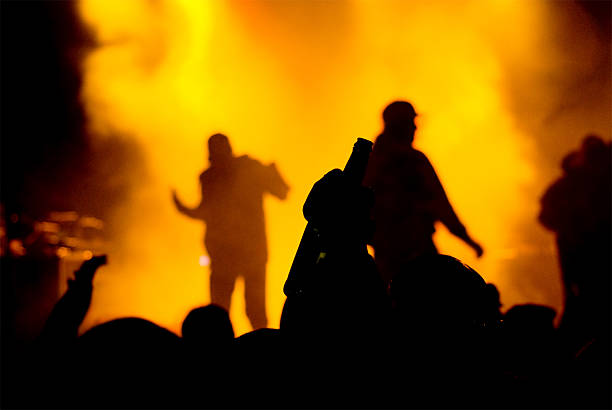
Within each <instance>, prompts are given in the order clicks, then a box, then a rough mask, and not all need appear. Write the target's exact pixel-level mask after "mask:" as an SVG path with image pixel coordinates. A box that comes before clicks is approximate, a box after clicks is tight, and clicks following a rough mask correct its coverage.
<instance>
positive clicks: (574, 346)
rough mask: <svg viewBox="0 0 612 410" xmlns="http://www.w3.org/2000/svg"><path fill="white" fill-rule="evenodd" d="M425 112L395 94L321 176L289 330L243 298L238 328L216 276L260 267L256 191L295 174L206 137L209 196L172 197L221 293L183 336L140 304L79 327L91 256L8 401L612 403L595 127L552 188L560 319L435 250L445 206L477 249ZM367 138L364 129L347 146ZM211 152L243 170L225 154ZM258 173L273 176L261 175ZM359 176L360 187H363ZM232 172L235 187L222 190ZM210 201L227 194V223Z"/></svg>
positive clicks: (140, 404)
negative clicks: (192, 222)
mask: <svg viewBox="0 0 612 410" xmlns="http://www.w3.org/2000/svg"><path fill="white" fill-rule="evenodd" d="M415 115H416V113H415V112H414V108H413V106H412V105H411V104H410V103H408V102H404V101H401V102H394V103H392V104H390V105H389V106H388V107H387V109H386V110H385V113H384V121H385V131H384V132H383V133H382V134H381V135H380V136H379V137H378V139H377V141H376V143H375V144H374V147H373V151H372V154H371V158H370V162H369V165H368V163H367V162H366V163H365V164H364V163H363V162H361V163H359V160H355V161H353V162H352V160H353V159H354V156H351V159H350V160H349V162H348V163H347V166H346V167H345V168H344V170H340V169H335V170H332V171H330V172H329V173H327V174H326V175H324V176H323V177H322V178H321V179H320V180H319V181H318V182H317V183H316V184H315V185H314V186H313V189H312V191H311V193H310V195H309V197H308V199H307V201H306V204H305V206H304V216H305V217H306V219H307V220H308V223H309V226H310V228H307V231H306V232H305V233H304V235H305V237H306V240H305V239H304V238H303V243H304V247H305V248H307V247H314V248H313V249H306V250H304V249H302V251H304V252H306V251H308V252H306V253H305V254H306V255H307V256H306V257H304V258H302V257H300V258H298V256H297V255H296V261H294V266H295V265H296V264H299V267H300V270H299V275H300V276H299V277H297V279H295V278H293V279H294V280H295V282H291V283H289V285H291V286H288V287H286V289H285V290H286V293H287V299H286V302H285V306H284V308H283V312H282V317H281V322H280V327H279V328H278V329H273V328H269V327H267V322H266V321H265V319H264V318H262V316H261V312H258V313H253V312H254V310H257V309H258V308H256V307H255V308H254V307H252V305H251V307H248V306H249V303H250V302H249V299H248V297H247V309H248V311H249V312H250V313H249V318H251V320H252V322H253V325H254V330H253V331H251V332H248V333H246V334H244V335H241V336H239V337H235V334H234V330H233V326H232V322H231V320H230V318H229V315H228V304H227V299H226V296H218V294H217V296H215V292H216V290H214V289H215V288H217V289H218V286H231V287H233V281H234V279H235V277H236V276H237V275H240V274H242V275H245V277H246V278H247V281H248V280H249V277H248V275H249V273H246V272H248V269H246V267H247V266H251V267H253V266H255V265H257V268H256V269H255V268H254V271H257V273H256V274H262V275H263V273H262V272H261V271H262V269H264V270H263V272H265V255H266V252H265V234H264V231H263V210H262V208H261V196H262V193H263V192H266V191H267V192H271V193H272V194H274V195H276V196H278V197H279V198H284V196H285V195H286V193H287V189H288V188H287V185H286V184H285V183H284V182H283V180H282V178H280V175H279V174H278V172H277V171H276V170H275V168H274V167H273V166H272V167H265V166H263V165H261V164H259V163H258V162H257V161H254V160H252V159H249V158H247V157H238V158H237V157H234V156H233V154H232V152H231V147H230V145H229V140H228V139H227V137H225V136H223V135H220V134H216V135H214V136H212V137H211V138H210V139H209V150H210V154H211V168H210V169H209V170H208V171H206V172H204V173H203V174H202V176H201V182H202V202H201V204H200V205H199V206H198V207H196V208H194V209H191V208H188V207H186V206H185V205H183V204H182V203H181V202H180V201H179V200H178V198H177V197H176V195H175V196H174V197H175V202H176V205H177V208H178V209H179V211H181V212H182V213H184V214H186V215H189V216H191V217H194V218H198V219H202V220H204V221H205V223H206V224H207V232H208V233H207V238H206V241H205V243H206V247H207V249H208V251H209V252H210V255H211V258H212V263H213V266H212V268H213V275H215V277H214V278H211V287H212V288H213V291H212V292H213V294H212V301H213V302H212V303H211V304H209V305H207V306H201V307H198V308H196V309H194V310H192V311H191V312H189V314H188V315H187V316H186V317H185V319H184V321H183V324H182V331H181V335H180V336H179V335H177V334H174V333H172V332H170V331H168V330H166V329H164V328H162V327H160V326H158V325H156V324H154V323H152V322H150V321H148V320H145V319H142V318H134V317H126V318H120V319H115V320H112V321H110V322H107V323H103V324H100V325H97V326H95V327H93V328H91V329H89V330H88V331H86V332H85V333H84V334H82V335H80V336H79V335H78V328H79V325H80V324H81V322H82V320H83V318H84V316H85V314H86V312H87V310H88V307H89V304H90V301H91V296H92V292H93V291H94V289H93V287H92V280H93V277H94V275H95V274H96V271H97V270H98V268H100V267H101V266H103V265H104V264H105V263H106V262H107V261H106V258H105V257H102V256H100V257H94V258H92V259H90V260H88V261H85V262H84V263H83V264H82V266H81V267H80V268H79V270H78V271H77V272H76V273H75V275H74V279H72V280H71V281H70V284H69V287H68V290H67V291H66V293H65V294H64V295H63V296H62V298H61V299H60V301H59V302H58V303H57V304H56V306H55V308H54V310H53V311H52V313H51V315H50V317H49V318H48V320H47V325H46V326H45V328H44V330H43V332H42V333H41V334H40V336H39V338H38V340H37V342H36V344H35V346H34V347H33V348H32V349H31V350H30V351H28V354H27V355H25V357H26V358H27V360H25V361H24V362H23V363H21V364H20V366H18V367H16V368H15V369H14V379H13V382H12V383H11V386H12V389H11V391H10V393H8V395H7V394H6V393H7V392H3V395H4V397H3V400H4V403H3V404H4V407H20V408H32V407H36V408H264V407H265V408H609V407H610V397H609V393H610V388H609V385H610V373H609V370H610V367H609V366H610V362H609V353H610V352H609V350H610V340H609V331H610V322H609V319H610V318H609V290H610V289H609V281H610V176H611V173H610V160H611V155H610V143H609V142H605V141H604V140H602V139H601V138H600V137H597V136H592V135H591V136H587V137H586V138H585V139H584V141H583V144H582V146H581V148H580V150H578V151H576V152H574V153H571V154H569V155H568V157H566V158H565V159H564V161H563V170H564V175H563V176H562V177H561V178H560V179H559V180H558V181H556V182H554V183H553V184H552V185H551V187H550V188H549V189H548V190H547V191H546V193H545V194H544V195H543V198H542V212H541V215H540V221H541V222H542V224H544V226H546V227H547V228H549V229H551V230H553V231H554V232H555V234H556V237H557V244H558V251H559V258H560V261H561V267H562V271H563V272H562V275H563V280H564V284H565V288H566V305H565V310H564V312H563V314H562V318H561V325H560V327H559V328H557V327H555V325H554V319H555V317H556V315H557V312H556V311H555V310H554V309H552V308H550V307H548V306H542V305H534V304H525V305H517V306H512V307H510V309H508V310H507V311H506V312H505V313H502V310H501V303H500V292H499V291H498V289H497V287H496V286H495V284H493V283H487V282H486V281H485V280H484V278H483V277H482V276H481V275H480V274H479V273H478V272H476V271H475V270H474V269H473V268H471V267H470V266H467V265H466V264H464V263H462V262H461V261H460V260H458V259H457V258H454V257H452V256H449V255H443V254H439V253H438V251H437V250H436V249H435V246H434V245H433V242H432V241H431V234H432V233H433V231H432V224H433V222H434V221H436V220H440V221H442V222H443V223H445V224H446V225H447V226H449V229H450V230H451V232H453V233H454V234H455V235H457V236H458V237H460V238H462V239H463V240H465V242H466V243H468V244H469V245H470V246H471V247H472V248H473V249H474V250H475V251H476V253H477V254H478V255H481V254H482V247H481V246H480V245H479V244H478V243H477V242H475V241H474V240H473V239H472V238H471V237H470V236H469V235H468V234H467V231H466V229H465V228H464V227H463V225H462V224H461V222H460V221H459V219H458V218H457V216H456V214H455V213H454V211H453V210H452V207H451V206H450V203H449V201H448V199H447V198H446V196H445V194H444V190H443V188H442V185H441V184H440V182H439V180H438V179H437V177H436V175H435V172H434V170H433V168H432V167H431V164H430V163H429V161H428V160H427V159H426V157H425V156H424V154H422V153H420V152H418V151H416V150H414V149H413V148H412V147H411V143H412V138H413V136H414V131H415V129H416V128H415V125H414V116H415ZM364 144H365V145H364ZM364 147H365V148H368V146H367V144H366V143H365V142H364V140H361V141H358V143H357V144H356V145H355V149H354V152H353V153H354V155H357V154H355V153H356V152H357V153H358V154H359V155H361V154H362V153H363V151H359V150H361V149H364ZM217 154H219V155H220V156H221V158H220V159H219V160H220V161H228V162H230V161H235V163H236V168H229V167H228V168H223V167H225V166H226V165H227V164H225V165H218V164H219V163H218V162H217V159H218V158H217V157H216V155H217ZM366 159H367V157H366ZM360 164H361V165H360ZM365 165H367V169H366V168H365V167H364V166H365ZM217 166H220V167H221V168H219V169H218V171H217V170H216V169H217V168H216V167H217ZM241 166H244V167H245V168H248V170H246V171H242V170H240V169H238V167H241ZM360 166H361V167H362V169H361V171H362V172H360V170H359V168H360ZM217 172H218V173H219V174H216V173H217ZM242 172H244V173H245V175H244V176H241V177H238V176H236V175H239V174H241V173H242ZM260 172H261V173H260ZM225 173H227V174H225ZM394 173H400V174H398V175H396V177H397V178H391V181H388V180H387V179H386V177H385V175H389V174H394ZM264 174H265V175H268V176H269V175H272V177H271V179H272V180H273V181H275V182H274V183H272V184H271V185H267V184H268V182H265V181H268V180H269V179H266V178H264V177H262V179H257V178H259V177H260V175H264ZM364 174H365V179H364V184H363V185H362V184H361V183H354V181H355V178H356V176H357V177H358V179H359V181H361V178H362V177H363V175H364ZM228 175H234V176H235V178H236V179H235V181H236V182H232V184H235V185H234V186H233V187H232V188H231V189H232V190H233V191H232V192H233V194H223V190H224V189H227V184H228V181H232V179H231V178H233V177H230V176H228ZM240 178H243V179H240ZM262 181H264V182H262ZM386 183H389V185H385V184H386ZM230 185H231V184H230ZM370 187H372V188H373V190H372V189H370ZM246 189H249V190H250V191H249V192H248V193H244V192H242V191H243V190H246ZM392 190H400V191H401V192H395V193H394V192H392ZM242 195H244V196H242ZM239 198H248V199H249V200H252V202H251V203H247V202H248V201H247V200H243V201H242V204H241V206H242V205H244V206H247V207H250V208H249V210H245V209H242V208H240V207H235V208H232V207H233V206H236V204H235V201H237V200H239ZM207 201H211V202H210V203H207ZM214 201H218V202H217V203H215V202H214ZM606 201H607V202H606ZM213 204H214V205H213ZM217 206H218V207H220V208H229V211H228V212H229V214H227V215H226V217H225V219H224V218H222V217H221V216H219V215H217V216H215V213H217V212H218V209H217V210H215V207H217ZM385 210H386V211H385ZM244 212H251V214H249V218H250V219H251V221H252V220H255V222H254V223H255V224H256V225H257V227H255V228H253V229H254V231H257V232H258V235H259V236H258V238H260V239H261V241H259V242H258V241H254V243H253V246H256V247H257V249H256V250H253V249H250V248H249V246H250V245H251V244H249V243H245V242H243V241H242V242H239V243H238V242H235V241H234V240H232V239H231V235H232V234H233V232H231V231H228V230H227V229H230V228H231V229H236V230H243V229H245V228H244V225H240V223H241V222H240V221H242V220H243V219H244V214H243V213H244ZM253 216H255V217H253ZM216 218H221V219H216ZM396 218H400V219H401V221H399V222H397V221H398V220H397V219H396ZM394 220H395V221H396V222H397V223H396V224H395V226H392V225H393V224H392V222H393V221H394ZM216 223H219V228H218V229H219V230H218V231H217V230H216V229H217V228H216V227H215V224H216ZM254 231H252V232H251V234H253V232H254ZM308 235H312V236H311V237H309V236H308ZM395 242H401V245H398V246H396V245H394V243H395ZM368 243H372V244H373V245H374V248H375V255H374V257H372V256H370V255H369V254H368V251H367V247H366V245H367V244H368ZM217 246H218V248H217ZM300 246H301V247H302V245H300ZM300 252H301V251H298V253H300ZM395 253H399V254H395ZM254 254H256V256H253V255H254ZM312 255H314V259H313V258H312ZM224 258H225V259H224ZM240 258H242V260H240ZM309 258H310V259H309ZM379 258H382V261H381V260H379ZM230 261H231V263H230ZM108 262H109V263H112V257H111V258H110V260H109V261H108ZM293 268H294V267H292V272H293ZM223 275H227V276H223ZM291 277H292V276H291V275H290V277H289V279H291ZM289 279H288V280H289ZM216 280H219V281H224V283H225V284H224V285H218V283H217V282H215V281H216ZM261 280H263V279H262V278H259V279H257V280H256V283H257V286H261ZM247 284H248V282H247ZM226 291H227V289H225V290H224V291H223V292H226ZM223 292H221V293H223ZM257 292H259V291H257ZM261 297H262V296H261V295H259V296H257V298H259V299H260V301H259V302H257V301H255V302H254V303H255V305H256V306H257V305H258V304H260V303H261Z"/></svg>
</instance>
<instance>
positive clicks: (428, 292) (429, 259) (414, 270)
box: [390, 255, 488, 330]
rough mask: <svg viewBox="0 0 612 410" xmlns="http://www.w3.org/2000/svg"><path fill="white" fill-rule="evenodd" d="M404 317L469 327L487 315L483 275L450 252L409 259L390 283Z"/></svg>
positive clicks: (418, 323) (426, 323)
mask: <svg viewBox="0 0 612 410" xmlns="http://www.w3.org/2000/svg"><path fill="white" fill-rule="evenodd" d="M390 292H391V298H392V300H393V304H394V309H395V311H396V312H397V313H398V314H399V317H401V318H402V319H401V320H404V321H409V322H410V323H411V324H412V325H415V326H423V327H427V328H430V329H433V330H436V328H437V329H439V330H444V329H458V328H462V329H468V328H474V327H477V326H479V325H480V323H482V322H483V321H484V320H485V319H486V316H487V309H486V302H487V293H488V292H487V288H486V282H485V281H484V279H483V278H482V277H481V276H480V275H479V274H478V273H477V272H476V271H475V270H474V269H472V268H470V267H469V266H468V265H466V264H464V263H462V262H461V261H460V260H458V259H456V258H453V257H452V256H448V255H427V256H422V257H419V258H417V259H415V260H413V261H412V262H410V263H408V264H407V265H406V266H405V267H404V269H403V270H402V272H400V273H398V274H397V275H396V276H395V277H394V278H393V280H392V281H391V284H390Z"/></svg>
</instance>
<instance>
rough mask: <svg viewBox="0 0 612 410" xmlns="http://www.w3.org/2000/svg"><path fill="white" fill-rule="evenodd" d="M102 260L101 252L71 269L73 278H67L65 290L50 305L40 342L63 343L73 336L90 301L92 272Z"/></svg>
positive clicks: (104, 262) (102, 263) (93, 273)
mask: <svg viewBox="0 0 612 410" xmlns="http://www.w3.org/2000/svg"><path fill="white" fill-rule="evenodd" d="M106 261H107V258H106V256H105V255H101V256H94V257H93V258H91V259H89V260H86V261H85V262H83V263H82V264H81V266H80V267H79V269H78V270H77V271H76V272H74V279H68V290H67V291H66V293H64V295H63V296H62V297H61V299H60V300H59V301H58V302H57V303H56V304H55V306H54V307H53V310H52V311H51V314H50V315H49V318H48V319H47V321H46V323H45V326H44V328H43V331H42V333H41V335H40V336H39V339H41V340H42V342H43V343H45V344H51V343H53V344H56V343H66V342H69V341H71V340H74V339H76V338H77V336H78V331H79V326H80V325H81V323H82V322H83V319H84V318H85V315H86V314H87V311H88V310H89V305H90V304H91V295H92V292H93V278H94V275H95V274H96V271H97V270H98V268H99V267H100V266H102V265H105V264H106Z"/></svg>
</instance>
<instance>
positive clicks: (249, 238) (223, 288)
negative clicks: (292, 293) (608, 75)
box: [173, 134, 289, 329]
mask: <svg viewBox="0 0 612 410" xmlns="http://www.w3.org/2000/svg"><path fill="white" fill-rule="evenodd" d="M208 151H209V160H210V167H209V168H208V169H207V170H205V171H204V172H203V173H202V174H201V175H200V186H201V191H202V199H201V201H200V204H199V205H198V206H197V207H195V208H188V207H187V206H185V205H184V204H183V203H182V202H181V201H180V200H179V199H178V197H177V195H176V192H175V191H173V199H174V203H175V205H176V207H177V209H178V210H179V212H181V213H182V214H184V215H186V216H188V217H191V218H195V219H199V220H202V221H204V223H205V224H206V235H205V238H204V245H205V247H206V250H207V251H208V254H209V256H210V259H211V264H210V268H211V275H210V292H211V302H212V303H214V304H217V305H219V306H221V307H223V308H225V309H226V310H228V311H229V308H230V301H231V295H232V291H233V289H234V284H235V281H236V278H237V277H238V276H242V277H243V278H244V280H245V302H246V312H247V316H248V318H249V320H250V321H251V325H252V326H253V328H255V329H257V328H262V327H266V324H267V318H266V309H265V280H266V262H267V258H268V249H267V242H266V230H265V220H264V210H263V196H264V194H265V193H269V194H272V195H274V196H275V197H277V198H279V199H285V198H286V196H287V192H288V191H289V187H288V185H287V184H286V183H285V181H284V180H283V178H282V177H281V175H280V173H279V172H278V170H277V169H276V166H275V164H274V163H272V164H270V165H267V166H266V165H263V164H261V163H260V162H259V161H257V160H255V159H252V158H250V157H248V156H246V155H243V156H239V157H236V156H234V154H233V152H232V147H231V145H230V142H229V139H228V138H227V137H226V136H225V135H223V134H215V135H213V136H211V137H210V138H209V140H208Z"/></svg>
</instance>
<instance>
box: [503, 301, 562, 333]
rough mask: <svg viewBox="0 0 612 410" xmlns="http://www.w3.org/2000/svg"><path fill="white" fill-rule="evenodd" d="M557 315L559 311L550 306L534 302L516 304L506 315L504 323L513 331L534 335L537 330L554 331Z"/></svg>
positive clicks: (539, 331) (540, 331)
mask: <svg viewBox="0 0 612 410" xmlns="http://www.w3.org/2000/svg"><path fill="white" fill-rule="evenodd" d="M555 316H557V311H556V310H555V309H553V308H551V307H549V306H544V305H536V304H533V303H527V304H524V305H514V306H512V307H511V308H510V309H508V311H507V312H506V314H505V315H504V325H505V327H506V329H508V330H510V331H512V332H515V333H524V334H527V335H529V334H531V335H533V334H534V333H535V332H538V333H542V332H550V331H553V330H554V328H555V324H554V320H555Z"/></svg>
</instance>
